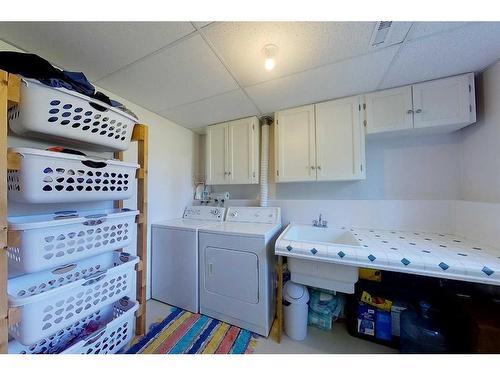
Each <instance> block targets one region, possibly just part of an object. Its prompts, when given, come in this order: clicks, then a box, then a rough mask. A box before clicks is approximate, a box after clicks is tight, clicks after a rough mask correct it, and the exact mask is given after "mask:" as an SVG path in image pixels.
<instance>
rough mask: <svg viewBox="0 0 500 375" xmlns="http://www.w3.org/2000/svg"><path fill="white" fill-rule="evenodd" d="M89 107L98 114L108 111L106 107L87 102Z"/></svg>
mask: <svg viewBox="0 0 500 375" xmlns="http://www.w3.org/2000/svg"><path fill="white" fill-rule="evenodd" d="M89 105H90V106H91V107H92V108H94V109H97V110H98V111H100V112H106V111H107V110H108V109H107V108H106V107H103V106H102V105H100V104H97V103H94V102H89Z"/></svg>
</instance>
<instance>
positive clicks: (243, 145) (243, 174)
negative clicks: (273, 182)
mask: <svg viewBox="0 0 500 375" xmlns="http://www.w3.org/2000/svg"><path fill="white" fill-rule="evenodd" d="M259 129H260V128H259V120H258V119H257V118H256V117H251V118H246V119H242V120H236V121H231V122H230V123H229V124H228V142H227V143H228V153H227V156H228V169H227V171H228V177H229V183H230V184H256V183H257V182H258V181H259Z"/></svg>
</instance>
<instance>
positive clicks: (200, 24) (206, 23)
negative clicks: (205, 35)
mask: <svg viewBox="0 0 500 375" xmlns="http://www.w3.org/2000/svg"><path fill="white" fill-rule="evenodd" d="M193 23H194V24H195V25H196V27H198V28H200V29H201V28H202V27H205V26H208V25H210V24H212V23H214V21H193Z"/></svg>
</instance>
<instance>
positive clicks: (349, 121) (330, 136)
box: [315, 96, 365, 181]
mask: <svg viewBox="0 0 500 375" xmlns="http://www.w3.org/2000/svg"><path fill="white" fill-rule="evenodd" d="M315 107H316V108H315V109H316V176H317V180H318V181H333V180H336V181H341V180H359V179H363V178H365V168H364V164H365V129H364V127H363V122H362V119H361V97H360V96H353V97H350V98H344V99H338V100H332V101H329V102H324V103H319V104H316V106H315Z"/></svg>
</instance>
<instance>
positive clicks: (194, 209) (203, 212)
mask: <svg viewBox="0 0 500 375" xmlns="http://www.w3.org/2000/svg"><path fill="white" fill-rule="evenodd" d="M225 213H226V209H225V208H224V207H210V206H187V207H186V209H185V210H184V215H183V216H182V218H183V219H192V220H213V221H224V214H225Z"/></svg>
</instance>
